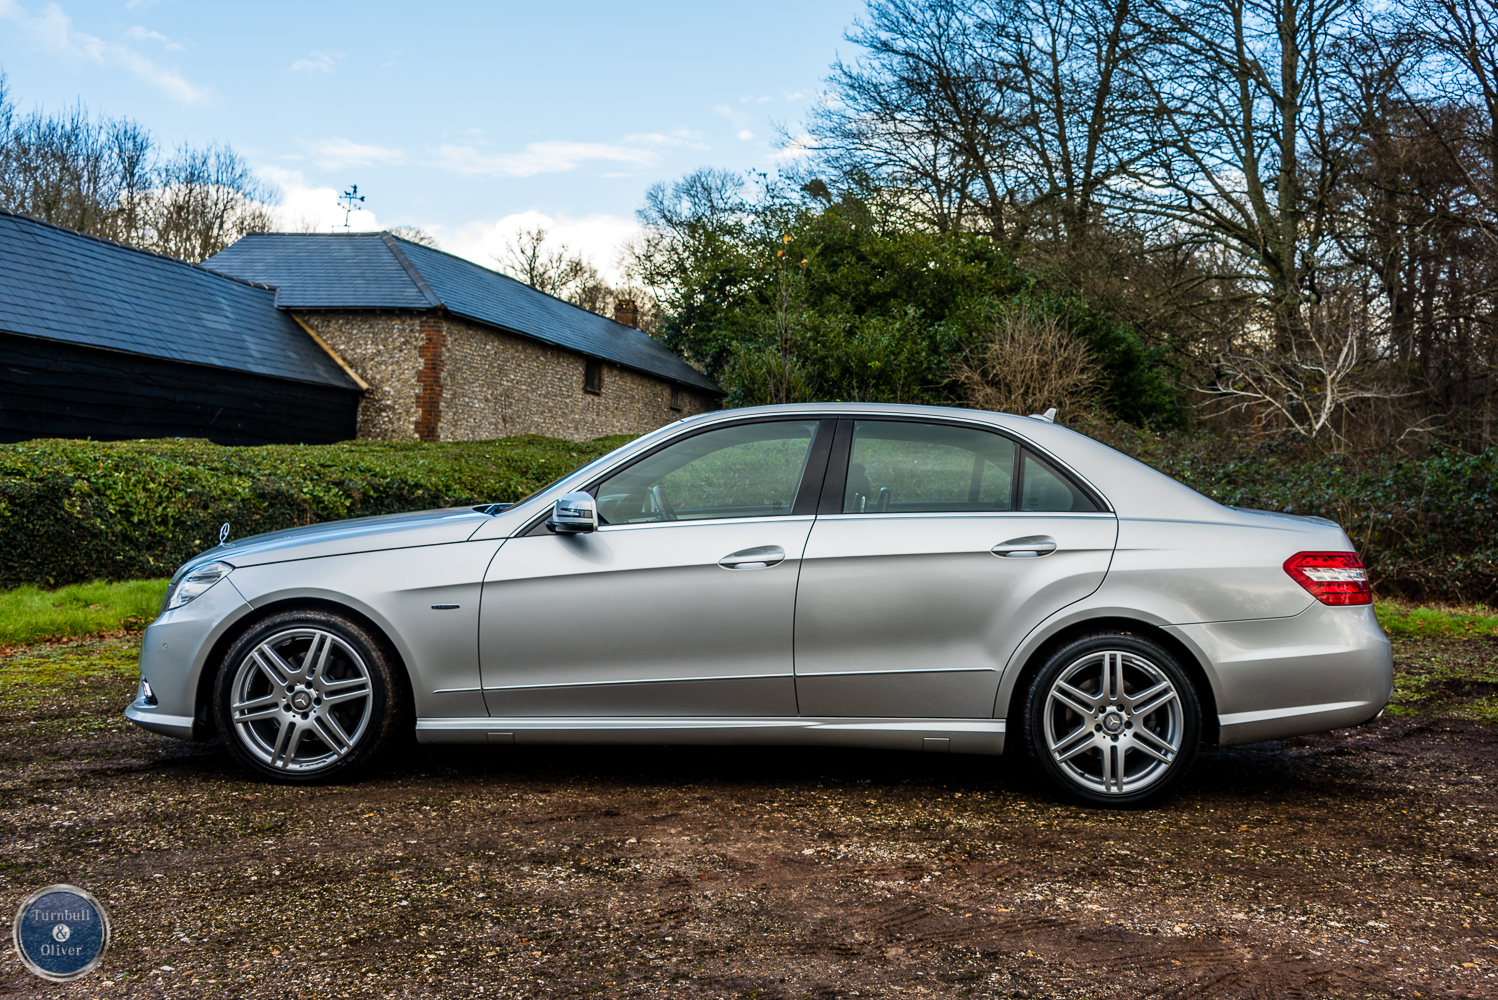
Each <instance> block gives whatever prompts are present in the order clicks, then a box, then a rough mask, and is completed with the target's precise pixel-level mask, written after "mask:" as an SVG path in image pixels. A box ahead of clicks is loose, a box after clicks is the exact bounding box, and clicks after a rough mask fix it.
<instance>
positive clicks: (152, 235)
mask: <svg viewBox="0 0 1498 1000" xmlns="http://www.w3.org/2000/svg"><path fill="white" fill-rule="evenodd" d="M275 194H276V192H275V190H274V189H273V188H271V187H269V186H268V185H265V184H263V183H262V182H260V181H259V180H258V179H257V178H256V177H255V175H254V173H253V172H252V171H251V170H250V167H249V165H248V163H247V162H246V161H245V160H244V158H243V157H241V156H240V155H239V154H238V153H236V152H234V151H233V150H232V149H230V148H229V147H227V146H208V147H205V148H203V149H193V148H191V147H188V146H182V147H179V148H178V149H177V151H176V152H175V153H174V154H173V155H172V156H171V157H170V158H167V159H162V158H161V157H160V155H159V153H158V150H157V146H156V142H155V140H154V139H153V138H152V137H151V134H150V133H149V132H147V131H146V130H145V129H144V128H142V127H141V126H140V125H138V124H136V123H135V122H133V121H130V120H129V119H108V118H106V119H98V120H96V119H94V118H93V117H92V116H90V115H89V113H88V112H87V110H85V109H84V108H83V107H82V106H81V105H77V106H74V107H73V108H71V109H68V110H67V111H64V112H63V113H61V114H46V113H43V112H41V111H35V112H32V113H30V114H27V115H20V114H18V113H17V112H16V110H15V106H14V104H13V103H12V102H11V101H10V99H9V96H8V92H7V91H6V88H5V80H4V77H3V76H0V205H3V206H4V207H5V208H8V209H10V210H12V211H15V212H21V213H24V214H26V215H30V216H33V217H35V218H38V219H43V220H45V221H47V222H54V223H57V224H58V225H63V226H68V227H69V228H72V229H76V230H78V231H80V232H85V233H91V234H94V235H96V236H103V237H106V238H109V239H114V240H119V241H121V242H124V243H131V244H134V245H136V246H141V247H145V248H146V249H149V250H155V251H158V252H160V253H166V254H170V255H172V256H176V257H181V258H184V259H186V260H192V261H199V260H203V259H204V258H206V257H209V256H211V255H212V254H214V253H217V252H218V251H219V250H222V249H223V248H224V247H225V246H228V245H229V244H230V243H232V242H233V241H234V240H236V239H238V238H239V237H240V236H243V235H244V234H245V233H249V232H260V231H264V230H267V229H270V228H271V227H272V223H273V219H272V217H271V213H270V210H269V205H270V204H271V203H272V202H273V201H274V198H275Z"/></svg>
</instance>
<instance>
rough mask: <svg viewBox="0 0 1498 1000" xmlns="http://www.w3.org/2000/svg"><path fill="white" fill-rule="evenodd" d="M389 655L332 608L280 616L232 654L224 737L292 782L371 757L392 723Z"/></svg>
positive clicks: (263, 768) (221, 688) (227, 666)
mask: <svg viewBox="0 0 1498 1000" xmlns="http://www.w3.org/2000/svg"><path fill="white" fill-rule="evenodd" d="M389 659H390V658H389V655H388V654H387V653H386V652H385V650H384V648H383V647H382V646H381V644H380V643H378V642H376V641H375V640H374V638H373V636H371V635H369V634H368V633H367V632H366V631H365V630H364V629H363V628H362V627H360V626H359V625H357V624H355V623H354V622H351V621H348V620H346V619H344V618H342V617H339V616H336V615H331V614H327V613H325V612H314V611H304V612H289V613H284V614H280V615H275V616H272V617H271V618H268V619H266V620H265V621H263V622H261V623H260V624H259V625H257V626H256V627H254V628H252V629H251V630H250V631H249V632H247V633H245V635H243V636H241V637H240V639H239V641H238V642H236V643H235V644H234V645H233V647H232V648H231V649H230V650H229V653H228V655H227V656H225V658H224V661H223V663H222V665H221V666H220V668H219V675H218V678H217V684H216V686H215V689H214V710H215V721H216V722H217V726H218V733H219V737H220V739H221V740H223V742H224V744H225V745H226V746H227V747H228V748H229V750H230V751H231V752H232V753H233V754H234V756H236V757H238V758H239V759H240V760H241V761H242V762H244V763H245V764H247V765H248V766H249V767H251V768H253V769H254V770H256V771H258V772H260V773H261V774H264V775H266V776H268V777H272V778H274V779H275V780H278V781H285V782H313V781H327V780H330V779H333V778H336V777H342V776H346V775H347V774H348V773H349V772H351V771H353V770H355V769H356V768H358V767H360V766H362V765H363V764H365V763H367V762H368V761H369V760H370V759H371V758H372V757H373V756H374V755H375V754H376V753H377V752H378V751H379V750H380V749H381V747H383V746H384V745H385V744H387V743H388V742H389V740H390V737H391V735H392V732H393V731H394V729H395V726H394V724H393V723H394V718H393V717H394V715H395V714H396V713H395V712H394V711H393V708H394V706H393V705H392V702H391V695H392V691H395V690H398V688H397V687H396V686H395V685H394V684H393V676H392V673H391V669H390V664H389Z"/></svg>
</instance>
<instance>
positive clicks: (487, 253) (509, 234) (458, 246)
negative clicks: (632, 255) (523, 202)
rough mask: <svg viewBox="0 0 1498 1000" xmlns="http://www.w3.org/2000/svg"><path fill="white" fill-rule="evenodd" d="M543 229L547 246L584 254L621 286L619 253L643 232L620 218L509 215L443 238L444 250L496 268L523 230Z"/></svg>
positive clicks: (475, 223)
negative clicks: (498, 260)
mask: <svg viewBox="0 0 1498 1000" xmlns="http://www.w3.org/2000/svg"><path fill="white" fill-rule="evenodd" d="M538 228H539V229H544V230H546V234H547V240H546V241H547V243H548V244H549V245H551V246H553V247H558V248H559V247H561V246H562V245H563V244H566V245H567V247H568V249H569V250H571V251H572V252H573V253H579V254H582V256H583V257H585V258H587V259H588V260H589V261H591V262H592V264H593V266H594V267H596V268H598V270H599V272H600V273H601V274H602V275H603V276H604V278H605V279H606V280H608V281H611V282H614V283H619V282H621V281H622V280H623V274H622V273H621V271H620V268H619V251H620V250H621V249H622V248H623V246H624V243H625V241H626V240H629V239H631V238H633V237H634V236H636V235H638V233H639V232H640V225H639V223H637V222H636V221H635V220H634V219H632V218H628V217H625V216H618V215H585V216H583V217H581V218H568V217H567V216H551V215H547V214H546V213H544V212H539V211H536V210H534V209H533V210H531V211H529V212H517V213H515V214H514V215H507V216H505V217H504V218H502V219H495V220H494V221H492V222H471V223H469V224H468V225H466V226H464V227H463V228H462V229H461V230H459V231H458V232H457V233H454V234H444V235H443V237H442V248H443V249H444V250H447V251H449V252H451V253H455V254H457V255H458V256H459V257H466V258H468V259H469V260H471V261H473V262H475V263H477V264H482V265H484V266H485V267H492V268H497V267H498V265H497V264H496V263H495V260H494V258H495V257H497V256H503V255H504V250H505V243H506V242H508V241H510V240H512V239H514V238H515V234H516V233H518V232H519V231H520V230H522V229H527V230H529V229H538Z"/></svg>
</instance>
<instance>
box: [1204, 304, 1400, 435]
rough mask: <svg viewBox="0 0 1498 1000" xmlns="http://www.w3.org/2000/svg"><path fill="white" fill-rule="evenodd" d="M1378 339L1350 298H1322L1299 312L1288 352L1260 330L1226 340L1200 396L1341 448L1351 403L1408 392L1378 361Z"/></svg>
mask: <svg viewBox="0 0 1498 1000" xmlns="http://www.w3.org/2000/svg"><path fill="white" fill-rule="evenodd" d="M1382 334H1383V331H1381V330H1380V329H1379V328H1378V324H1377V323H1376V322H1375V321H1374V320H1373V319H1372V318H1371V317H1370V315H1369V312H1368V310H1367V308H1366V307H1365V306H1364V305H1362V304H1360V303H1359V302H1357V300H1356V299H1355V298H1354V297H1352V296H1343V295H1329V296H1327V297H1325V298H1323V299H1322V300H1321V301H1320V302H1318V303H1317V304H1316V305H1314V306H1311V307H1309V308H1308V309H1307V310H1306V313H1305V317H1304V323H1303V325H1302V328H1301V330H1300V333H1299V336H1297V337H1296V338H1295V340H1294V342H1293V343H1292V344H1291V345H1290V347H1289V348H1285V347H1283V346H1281V345H1278V344H1276V343H1274V339H1273V337H1272V336H1270V335H1268V334H1267V332H1265V331H1259V335H1258V336H1257V337H1254V336H1249V337H1238V338H1234V339H1233V343H1234V346H1233V347H1232V348H1231V349H1230V350H1229V351H1227V352H1224V353H1223V354H1221V355H1220V356H1219V357H1218V359H1217V364H1218V376H1217V379H1216V381H1215V382H1214V383H1213V384H1212V385H1210V386H1208V387H1207V388H1206V389H1204V390H1203V391H1205V392H1208V393H1210V394H1212V395H1214V396H1216V397H1218V399H1219V401H1226V403H1227V409H1228V410H1229V411H1232V410H1247V411H1252V412H1255V413H1257V414H1258V415H1259V417H1260V418H1261V420H1270V421H1277V422H1279V423H1280V424H1281V425H1282V426H1284V427H1286V428H1288V429H1290V430H1291V431H1293V432H1294V433H1296V434H1299V435H1301V436H1302V437H1305V438H1311V439H1315V438H1318V437H1321V436H1323V435H1324V436H1326V437H1328V438H1331V439H1332V440H1333V441H1334V442H1335V443H1337V444H1341V445H1345V444H1346V443H1347V442H1346V438H1345V435H1344V434H1343V433H1342V431H1341V428H1340V427H1339V424H1338V420H1339V418H1344V417H1345V416H1346V415H1347V413H1348V411H1349V410H1350V409H1351V408H1352V407H1353V406H1354V405H1355V404H1358V403H1361V402H1364V401H1367V400H1392V399H1398V398H1400V397H1402V396H1405V395H1407V394H1408V393H1407V392H1406V391H1405V390H1404V388H1403V385H1402V383H1401V382H1400V381H1399V378H1398V373H1397V370H1396V369H1393V368H1391V367H1390V366H1388V365H1382V364H1379V363H1378V362H1379V359H1378V358H1377V356H1376V355H1375V345H1377V344H1378V343H1380V342H1382V341H1384V339H1385V338H1384V337H1383V335H1382Z"/></svg>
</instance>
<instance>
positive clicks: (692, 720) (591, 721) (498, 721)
mask: <svg viewBox="0 0 1498 1000" xmlns="http://www.w3.org/2000/svg"><path fill="white" fill-rule="evenodd" d="M1004 728H1005V720H1004V719H855V718H847V719H844V718H837V717H822V718H801V717H797V716H790V717H783V716H770V717H765V718H751V717H747V716H746V717H742V718H741V717H738V716H728V717H688V716H682V717H666V718H663V717H659V716H649V717H644V718H638V717H622V716H621V717H617V718H599V717H592V716H586V717H578V718H574V717H567V716H552V717H546V718H540V717H537V718H526V717H522V718H505V717H490V718H474V719H417V720H416V730H417V732H425V733H434V732H474V733H485V734H487V733H490V732H494V731H497V730H503V731H505V732H511V731H517V732H518V731H530V732H552V731H557V730H577V731H592V732H608V731H610V730H646V731H650V730H656V731H662V732H670V731H682V732H690V731H693V730H714V729H717V730H733V729H742V730H762V729H794V730H832V731H837V730H849V731H867V732H885V733H923V732H951V733H974V734H984V733H988V734H1002V733H1003V732H1004Z"/></svg>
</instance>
